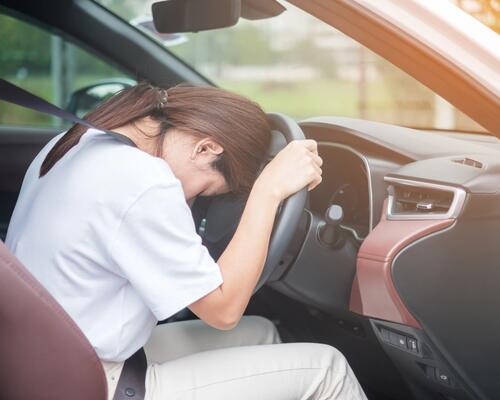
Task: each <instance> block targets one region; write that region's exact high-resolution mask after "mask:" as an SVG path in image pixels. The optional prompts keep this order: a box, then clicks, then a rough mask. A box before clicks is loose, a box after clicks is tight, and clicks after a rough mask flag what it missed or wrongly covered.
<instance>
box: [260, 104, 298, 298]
mask: <svg viewBox="0 0 500 400" xmlns="http://www.w3.org/2000/svg"><path fill="white" fill-rule="evenodd" d="M267 116H268V120H269V123H270V124H271V128H272V129H273V130H276V131H279V132H280V133H281V134H282V135H283V136H284V137H285V140H286V142H287V143H290V142H291V141H292V140H303V139H305V136H304V132H302V129H301V128H300V126H299V124H298V123H297V122H295V121H294V120H293V119H292V118H290V117H288V116H286V115H284V114H281V113H268V114H267ZM306 202H307V188H304V189H302V190H300V191H298V192H297V193H295V194H293V195H291V196H290V197H288V198H287V199H286V200H284V201H283V203H282V205H281V209H280V211H279V213H278V215H277V217H276V219H275V221H274V227H273V231H272V233H271V239H270V241H269V249H268V252H267V258H266V262H265V264H264V268H263V270H262V274H261V275H260V278H259V281H258V282H257V285H256V286H255V289H254V293H255V292H256V291H257V290H259V289H260V288H261V287H262V286H263V285H264V284H265V283H266V282H267V280H268V279H269V278H270V276H271V275H272V273H273V271H274V270H275V269H276V267H277V266H278V265H279V263H280V261H281V259H282V258H283V256H284V255H285V252H286V250H287V248H288V246H289V245H290V243H291V241H292V239H293V236H294V234H295V231H296V230H297V228H298V226H299V222H300V218H301V216H302V213H303V211H304V208H305V206H306Z"/></svg>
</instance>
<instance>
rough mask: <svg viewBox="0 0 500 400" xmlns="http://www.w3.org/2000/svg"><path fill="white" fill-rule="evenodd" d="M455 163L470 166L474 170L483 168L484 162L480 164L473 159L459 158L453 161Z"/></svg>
mask: <svg viewBox="0 0 500 400" xmlns="http://www.w3.org/2000/svg"><path fill="white" fill-rule="evenodd" d="M451 161H453V162H454V163H457V164H463V165H468V166H469V167H474V168H479V169H481V168H483V163H482V162H479V161H476V160H473V159H472V158H467V157H466V158H458V159H455V160H451Z"/></svg>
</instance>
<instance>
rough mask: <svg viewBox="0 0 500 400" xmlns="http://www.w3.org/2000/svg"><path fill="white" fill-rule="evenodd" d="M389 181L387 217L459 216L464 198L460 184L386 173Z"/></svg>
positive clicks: (431, 217) (428, 217) (443, 217)
mask: <svg viewBox="0 0 500 400" xmlns="http://www.w3.org/2000/svg"><path fill="white" fill-rule="evenodd" d="M385 180H386V181H387V182H389V183H390V186H389V199H388V210H387V218H388V219H403V220H405V219H448V218H457V217H458V215H459V213H460V211H461V210H462V206H463V204H464V202H465V196H466V194H465V191H464V190H463V189H461V188H457V187H452V186H446V185H439V184H434V183H428V182H421V181H413V180H409V179H402V178H395V177H394V178H393V177H386V178H385Z"/></svg>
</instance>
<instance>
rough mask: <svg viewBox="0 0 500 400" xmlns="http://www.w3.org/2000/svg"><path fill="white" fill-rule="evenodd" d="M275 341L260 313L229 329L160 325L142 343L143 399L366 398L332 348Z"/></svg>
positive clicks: (199, 323) (196, 324)
mask: <svg viewBox="0 0 500 400" xmlns="http://www.w3.org/2000/svg"><path fill="white" fill-rule="evenodd" d="M277 343H280V339H279V335H278V333H277V331H276V328H275V327H274V325H273V324H272V323H271V322H270V321H268V320H267V319H265V318H262V317H243V318H242V320H241V321H240V323H239V324H238V326H237V327H236V328H234V329H233V330H230V331H219V330H216V329H213V328H210V327H209V326H207V325H206V324H205V323H203V322H202V321H198V320H196V321H183V322H175V323H171V324H166V325H159V326H157V327H156V328H155V330H154V331H153V334H152V335H151V338H150V340H149V342H148V343H147V344H146V346H145V347H144V349H145V351H146V356H147V358H148V365H149V366H148V370H147V373H146V399H147V400H188V399H189V400H198V399H200V400H201V399H203V400H212V399H213V400H224V399H231V400H234V399H238V400H246V399H249V400H250V399H251V400H256V399H257V400H267V399H269V400H271V399H272V400H295V399H297V400H299V399H301V400H302V399H303V400H305V399H308V400H313V399H346V400H356V399H366V397H365V395H364V394H363V391H362V389H361V388H360V386H359V384H358V382H357V380H356V377H355V376H354V374H353V372H352V370H351V368H350V367H349V365H348V363H347V361H346V359H345V358H344V356H343V355H342V354H341V353H340V352H339V351H337V350H336V349H334V348H333V347H331V346H327V345H322V344H313V343H290V344H277ZM108 367H109V366H108ZM107 369H108V370H109V368H107ZM108 376H109V375H108Z"/></svg>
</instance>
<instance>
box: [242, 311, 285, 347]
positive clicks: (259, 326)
mask: <svg viewBox="0 0 500 400" xmlns="http://www.w3.org/2000/svg"><path fill="white" fill-rule="evenodd" d="M241 322H242V325H244V328H245V329H250V330H251V331H252V332H253V333H252V336H253V337H254V338H255V342H256V343H254V344H277V343H281V338H280V335H279V332H278V329H277V328H276V325H274V323H273V322H272V321H271V320H269V319H267V318H264V317H261V316H259V315H249V316H245V317H244V318H243V319H242V321H241Z"/></svg>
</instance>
